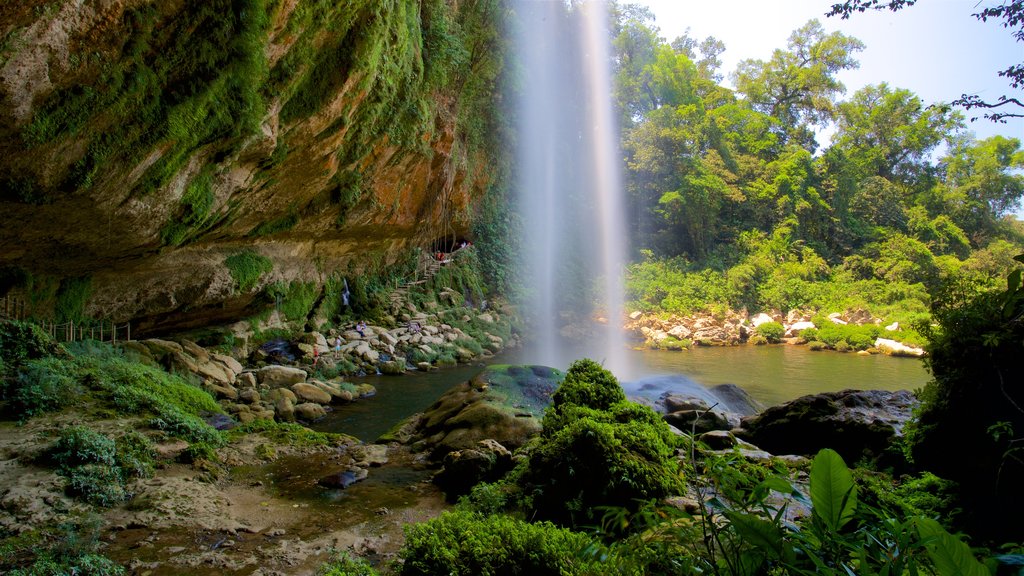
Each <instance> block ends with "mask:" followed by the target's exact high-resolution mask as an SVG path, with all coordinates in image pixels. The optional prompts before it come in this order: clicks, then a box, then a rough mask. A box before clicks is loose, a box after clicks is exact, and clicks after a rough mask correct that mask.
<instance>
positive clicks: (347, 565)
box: [316, 552, 378, 576]
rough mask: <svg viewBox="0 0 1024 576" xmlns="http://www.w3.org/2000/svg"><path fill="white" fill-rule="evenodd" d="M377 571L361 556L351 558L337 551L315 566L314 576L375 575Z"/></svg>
mask: <svg viewBox="0 0 1024 576" xmlns="http://www.w3.org/2000/svg"><path fill="white" fill-rule="evenodd" d="M377 575H378V572H377V571H376V570H374V569H373V566H370V564H369V562H367V561H366V560H363V559H362V558H353V557H352V556H349V555H348V554H347V553H345V552H341V553H337V554H335V555H334V557H333V558H331V559H330V560H329V561H327V562H325V563H324V564H323V565H321V566H320V567H319V568H317V571H316V576H377Z"/></svg>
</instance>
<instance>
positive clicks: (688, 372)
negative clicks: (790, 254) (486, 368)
mask: <svg viewBox="0 0 1024 576" xmlns="http://www.w3.org/2000/svg"><path fill="white" fill-rule="evenodd" d="M630 360H632V362H633V365H634V369H633V371H632V372H631V373H630V374H617V375H616V376H618V377H619V379H620V380H621V381H622V382H623V386H624V387H625V388H626V390H627V392H628V393H630V394H631V395H646V396H649V397H656V396H657V395H658V394H660V393H661V392H664V391H670V390H671V391H679V392H688V391H692V390H695V389H696V390H700V387H701V386H704V387H710V386H715V385H717V384H727V383H731V384H736V385H738V386H740V387H741V388H743V389H744V390H746V391H747V392H748V393H749V394H750V395H751V396H753V397H754V399H755V400H758V401H759V402H761V403H762V404H764V405H766V406H770V405H773V404H779V403H781V402H785V401H788V400H792V399H794V398H797V397H799V396H804V395H807V394H814V393H817V392H829V391H837V390H843V389H846V388H856V389H879V390H915V389H917V388H920V387H922V386H924V384H925V383H927V382H928V380H929V379H930V376H929V374H928V372H927V371H926V370H925V368H924V363H923V362H922V361H921V360H917V359H913V358H893V357H889V356H882V355H874V356H859V355H857V354H840V353H837V352H811V351H810V350H808V349H807V348H806V347H804V346H732V347H723V348H702V347H698V348H694V349H692V350H688V351H683V352H667V351H633V352H631V353H630ZM496 361H499V362H502V363H508V362H511V363H528V362H529V359H527V358H521V357H515V356H514V355H506V356H504V357H502V358H501V359H500V360H496ZM563 368H564V367H563ZM482 369H483V366H482V365H477V366H460V367H458V368H453V369H449V370H441V371H438V372H429V373H413V374H407V375H404V376H370V377H366V378H361V379H357V380H356V382H367V383H369V384H373V385H374V386H375V387H376V388H377V396H376V397H373V398H366V399H363V400H359V401H358V402H354V403H352V404H349V405H347V406H338V407H336V408H335V411H334V412H332V413H330V414H328V415H327V417H326V418H324V419H323V420H321V421H319V422H317V423H316V425H315V426H314V427H315V429H317V430H323V431H331V432H344V433H346V434H351V435H353V436H355V437H357V438H359V439H360V440H364V441H367V442H372V441H373V440H375V439H376V438H377V437H378V436H380V435H381V434H383V433H384V432H386V431H387V430H388V429H390V428H391V427H392V426H393V425H394V424H395V423H397V422H400V421H401V420H404V419H405V418H407V417H409V416H411V415H412V414H415V413H416V412H420V411H422V410H424V409H425V408H427V407H428V406H430V405H431V404H433V403H434V401H435V400H437V399H438V398H439V397H440V396H441V394H443V393H444V392H445V391H446V390H447V389H448V388H450V387H452V386H454V385H456V384H458V383H461V382H465V381H466V380H468V379H470V378H472V377H473V376H474V375H476V374H477V373H479V372H480V370H482ZM645 384H647V388H649V389H647V390H640V387H641V386H644V385H645Z"/></svg>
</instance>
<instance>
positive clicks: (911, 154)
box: [833, 82, 962, 185]
mask: <svg viewBox="0 0 1024 576" xmlns="http://www.w3.org/2000/svg"><path fill="white" fill-rule="evenodd" d="M838 108H839V121H838V129H837V131H836V136H835V137H834V138H833V146H836V147H839V148H841V149H843V150H844V151H845V152H846V153H847V156H848V157H849V158H850V159H851V160H852V161H853V162H854V164H855V165H856V166H857V168H858V170H859V172H860V176H862V177H863V176H880V177H882V178H885V179H886V180H889V181H892V182H900V183H901V184H904V185H908V184H910V183H912V182H914V181H916V180H918V179H919V177H920V176H921V175H922V174H923V173H924V172H925V171H926V170H927V167H928V164H927V159H928V154H929V153H930V152H931V151H932V150H934V149H935V147H936V146H938V145H939V144H940V143H941V142H942V141H943V140H946V139H948V138H949V136H950V135H951V134H952V133H953V132H955V131H957V130H959V129H960V128H961V127H962V122H961V120H960V117H959V115H958V114H955V113H950V112H949V111H947V110H943V109H941V108H925V107H924V106H922V105H921V100H920V99H919V98H918V97H917V96H916V95H914V93H912V92H910V91H909V90H905V89H902V88H896V89H893V88H890V87H889V85H888V84H886V83H884V82H883V83H882V84H878V85H874V86H865V87H863V88H861V89H860V90H858V91H857V92H856V93H855V94H854V95H853V98H851V99H850V100H849V101H847V102H843V103H841V104H839V106H838Z"/></svg>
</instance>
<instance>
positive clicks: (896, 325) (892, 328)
mask: <svg viewBox="0 0 1024 576" xmlns="http://www.w3.org/2000/svg"><path fill="white" fill-rule="evenodd" d="M885 329H886V330H888V331H889V332H895V331H897V330H899V329H900V323H899V322H893V323H892V324H889V325H888V326H886V327H885Z"/></svg>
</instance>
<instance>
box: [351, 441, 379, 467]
mask: <svg viewBox="0 0 1024 576" xmlns="http://www.w3.org/2000/svg"><path fill="white" fill-rule="evenodd" d="M351 454H352V459H353V461H354V462H355V464H356V466H362V467H363V468H370V467H377V466H383V465H385V464H387V463H388V447H387V446H385V445H383V444H362V445H360V446H356V447H354V448H352V451H351Z"/></svg>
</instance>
